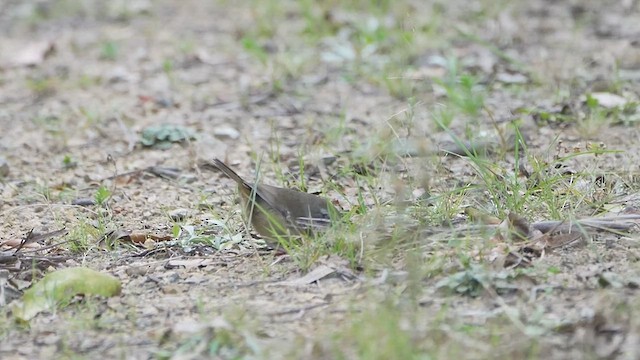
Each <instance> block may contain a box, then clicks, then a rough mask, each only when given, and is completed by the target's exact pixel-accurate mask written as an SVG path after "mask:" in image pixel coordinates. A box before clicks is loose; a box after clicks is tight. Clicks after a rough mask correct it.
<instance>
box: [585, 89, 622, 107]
mask: <svg viewBox="0 0 640 360" xmlns="http://www.w3.org/2000/svg"><path fill="white" fill-rule="evenodd" d="M591 98H593V99H595V100H597V101H598V105H600V106H602V107H603V108H607V109H613V108H617V107H623V106H625V105H626V104H627V103H628V101H627V99H625V98H623V97H622V96H620V95H616V94H612V93H608V92H594V93H592V94H591Z"/></svg>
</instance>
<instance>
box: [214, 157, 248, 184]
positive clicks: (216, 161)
mask: <svg viewBox="0 0 640 360" xmlns="http://www.w3.org/2000/svg"><path fill="white" fill-rule="evenodd" d="M213 166H215V167H216V168H218V170H220V171H222V172H223V173H225V175H227V176H228V177H230V178H231V179H232V180H234V181H235V182H237V183H238V184H247V182H246V181H244V179H243V178H241V177H240V175H238V174H237V173H236V172H235V171H233V170H231V168H230V167H228V166H227V164H225V163H223V162H222V161H220V160H219V159H213Z"/></svg>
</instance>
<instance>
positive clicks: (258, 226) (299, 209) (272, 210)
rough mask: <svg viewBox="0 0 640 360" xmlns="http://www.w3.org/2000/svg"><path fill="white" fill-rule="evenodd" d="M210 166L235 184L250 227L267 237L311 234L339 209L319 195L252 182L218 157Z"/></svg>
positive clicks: (324, 226)
mask: <svg viewBox="0 0 640 360" xmlns="http://www.w3.org/2000/svg"><path fill="white" fill-rule="evenodd" d="M213 165H214V166H215V167H216V168H218V169H219V170H220V171H222V172H223V173H225V174H226V175H227V176H228V177H230V178H231V179H233V180H234V181H235V182H236V183H238V192H240V200H241V203H242V210H243V213H244V215H245V217H246V218H247V219H248V221H249V222H250V223H251V225H253V228H254V229H255V230H256V231H257V232H258V234H260V235H261V236H262V237H264V238H265V239H268V240H277V239H278V238H279V237H287V236H291V235H293V236H295V235H300V234H302V233H305V234H313V233H315V232H316V231H317V230H322V229H323V228H326V227H328V226H329V225H331V221H332V219H335V218H336V217H337V216H338V215H339V213H338V210H337V209H336V208H335V207H334V206H333V205H332V204H331V202H329V201H328V200H327V199H324V198H322V197H320V196H317V195H313V194H307V193H304V192H301V191H297V190H291V189H285V188H279V187H275V186H271V185H266V184H257V185H256V184H252V183H249V182H246V181H245V180H244V179H242V178H241V177H240V176H239V175H238V174H237V173H236V172H235V171H233V170H231V168H229V167H228V166H227V165H226V164H225V163H223V162H222V161H220V160H218V159H214V160H213Z"/></svg>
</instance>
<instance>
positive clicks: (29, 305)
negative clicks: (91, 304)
mask: <svg viewBox="0 0 640 360" xmlns="http://www.w3.org/2000/svg"><path fill="white" fill-rule="evenodd" d="M120 290H121V284H120V280H118V279H117V278H115V277H113V276H111V275H107V274H103V273H100V272H97V271H95V270H91V269H89V268H85V267H75V268H67V269H62V270H58V271H54V272H52V273H49V274H47V275H46V276H45V277H44V278H42V280H40V281H39V282H37V283H36V284H35V285H33V286H32V287H31V288H30V289H29V290H27V291H25V293H24V295H23V296H22V302H18V303H15V304H14V305H13V308H12V312H13V315H14V316H15V317H16V318H17V319H18V320H21V321H29V320H31V319H32V318H33V317H35V316H36V315H37V314H38V313H40V312H42V311H47V310H52V309H55V308H57V307H59V306H63V305H66V304H65V303H68V301H69V300H70V299H71V298H72V297H74V296H75V295H79V294H84V295H100V296H105V297H110V296H115V295H118V294H120Z"/></svg>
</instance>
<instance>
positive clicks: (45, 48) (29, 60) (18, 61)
mask: <svg viewBox="0 0 640 360" xmlns="http://www.w3.org/2000/svg"><path fill="white" fill-rule="evenodd" d="M54 50H55V46H54V44H53V42H51V41H48V40H43V41H36V42H32V43H28V44H20V50H17V51H11V50H8V51H7V52H6V53H7V54H11V55H9V56H8V58H7V59H6V64H7V65H8V67H21V66H35V65H39V64H41V63H42V62H43V61H44V59H45V58H46V57H47V56H49V55H50V54H51V53H53V51H54Z"/></svg>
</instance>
